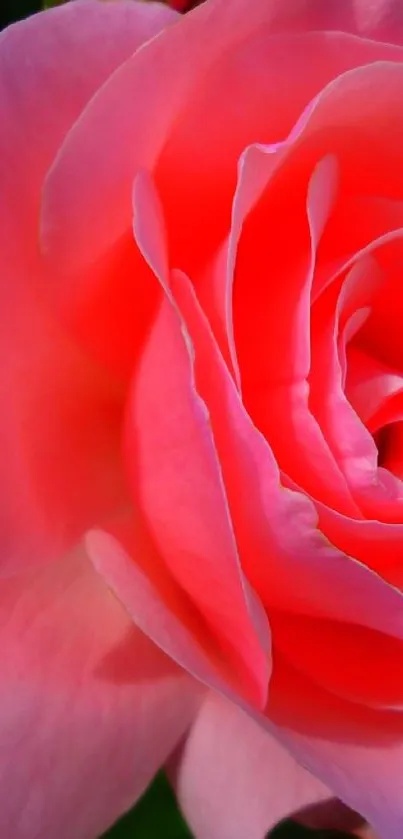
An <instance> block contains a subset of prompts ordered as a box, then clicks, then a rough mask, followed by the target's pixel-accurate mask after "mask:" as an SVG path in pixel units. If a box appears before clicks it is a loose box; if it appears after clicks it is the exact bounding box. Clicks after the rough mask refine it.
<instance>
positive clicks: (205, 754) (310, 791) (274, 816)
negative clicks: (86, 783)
mask: <svg viewBox="0 0 403 839" xmlns="http://www.w3.org/2000/svg"><path fill="white" fill-rule="evenodd" d="M175 763H176V767H175V773H174V785H175V789H176V792H177V794H178V797H179V803H180V805H181V808H182V810H183V812H184V815H185V817H186V819H187V821H188V822H189V825H190V827H191V829H192V830H193V832H194V834H195V836H197V837H198V839H245V837H248V839H262V837H263V836H264V835H265V834H266V832H267V831H268V830H269V829H271V828H272V827H274V826H275V824H276V823H277V822H278V821H280V820H281V819H283V818H286V817H288V816H290V815H291V814H292V813H293V812H294V811H296V810H299V809H301V808H303V807H305V806H307V805H309V804H313V803H316V802H317V801H320V800H323V799H326V798H329V797H330V796H331V793H330V792H329V790H328V789H326V787H325V786H324V785H323V784H322V783H321V782H320V781H319V780H317V779H316V778H313V777H312V776H311V775H310V774H309V773H308V772H306V770H305V769H303V768H302V767H301V766H298V764H297V763H296V761H295V760H294V758H293V757H292V756H291V755H290V754H289V753H287V752H286V751H285V750H284V749H283V748H282V746H281V745H280V743H279V742H277V741H276V740H275V739H274V738H273V737H272V736H271V735H270V734H268V733H267V732H266V731H264V729H262V728H261V727H260V726H259V725H257V724H256V723H255V722H254V721H253V720H252V719H250V718H249V717H248V716H247V715H246V714H245V713H244V712H243V711H241V709H240V708H238V707H237V706H236V705H233V704H232V703H229V702H228V701H226V700H224V699H222V698H220V697H219V696H218V695H217V694H213V693H210V694H209V695H208V696H207V698H206V699H205V701H204V702H203V705H202V706H201V708H200V711H199V713H198V715H197V717H196V719H195V721H194V723H193V725H192V727H191V729H190V732H189V734H188V736H187V738H186V741H185V743H184V746H183V747H182V748H181V750H180V752H179V754H178V755H177V756H176V759H175Z"/></svg>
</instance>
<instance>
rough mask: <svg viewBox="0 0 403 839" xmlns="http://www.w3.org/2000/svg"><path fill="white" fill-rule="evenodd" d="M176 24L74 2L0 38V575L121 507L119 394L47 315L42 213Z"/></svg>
mask: <svg viewBox="0 0 403 839" xmlns="http://www.w3.org/2000/svg"><path fill="white" fill-rule="evenodd" d="M172 15H173V13H172V12H169V10H164V9H163V7H155V8H154V7H153V8H148V6H145V5H144V4H142V3H138V4H137V3H132V2H121V3H119V4H117V5H116V6H113V5H111V4H109V3H106V4H103V3H102V4H98V3H94V2H85V0H83V2H81V0H79V1H78V2H75V3H69V4H67V5H66V6H63V7H61V8H59V9H54V10H51V11H48V12H46V13H45V14H40V15H37V16H34V17H32V18H30V19H29V20H27V21H23V22H21V23H18V24H16V25H15V26H13V27H11V28H10V29H8V30H6V31H5V32H3V33H2V35H1V36H0V110H1V114H2V124H3V126H4V131H3V132H2V137H1V149H0V169H1V173H0V178H1V184H2V198H3V200H2V203H1V211H0V216H1V217H0V239H1V241H0V248H1V254H2V266H3V273H4V276H5V281H4V282H3V284H2V298H1V306H0V311H1V329H0V334H1V347H0V351H1V355H2V359H3V361H2V368H1V369H2V377H1V385H0V386H1V396H2V402H3V405H6V404H7V410H4V411H2V417H1V423H0V437H1V442H0V448H1V472H2V475H3V476H4V478H6V480H5V482H4V486H3V491H2V499H1V508H2V515H1V544H2V557H1V564H2V573H3V571H4V572H5V573H10V571H11V572H13V571H16V570H17V569H18V567H20V566H24V565H25V564H27V563H28V564H30V563H32V562H34V561H44V560H45V559H47V558H49V557H51V556H54V555H57V554H58V553H59V552H60V551H63V550H64V549H65V548H66V545H70V544H71V543H72V542H74V541H75V540H76V538H78V537H79V536H80V534H81V533H82V530H83V529H84V528H85V527H86V526H87V525H88V524H95V523H100V521H102V517H103V515H104V514H106V513H110V512H111V510H113V509H114V508H115V506H116V505H119V504H121V503H122V498H123V497H125V490H124V486H123V482H122V478H121V475H120V473H119V469H117V468H116V458H117V451H118V438H117V429H118V427H119V423H120V420H121V394H120V392H119V390H118V389H117V388H116V387H115V385H114V384H113V383H111V381H110V380H109V379H108V376H106V375H103V374H102V373H100V371H99V370H98V369H96V368H95V367H94V366H93V365H92V364H90V363H89V362H88V360H87V359H86V358H85V357H84V356H83V355H82V354H81V353H80V351H79V350H78V349H77V347H76V346H74V342H71V341H70V340H69V338H68V336H66V334H65V333H64V330H63V329H61V328H60V327H59V326H58V325H57V324H56V323H55V322H54V320H53V317H52V315H51V314H50V313H49V311H48V307H47V303H46V301H45V300H44V299H43V297H44V295H43V290H44V289H43V266H42V263H41V261H40V258H39V255H38V247H37V223H38V210H39V201H40V191H41V188H42V183H43V177H44V174H45V172H46V169H47V167H48V166H49V164H50V163H51V161H52V159H53V157H54V155H55V153H56V151H57V149H58V146H59V144H60V142H61V141H62V139H63V137H64V136H65V134H66V131H68V129H69V128H70V127H71V125H72V123H73V122H74V121H75V119H76V118H77V117H78V116H79V114H80V112H81V110H82V109H83V107H84V106H85V105H86V103H87V102H88V100H89V99H90V98H91V96H92V95H93V93H94V92H95V91H96V89H97V88H98V87H99V85H101V84H102V83H103V82H104V81H105V79H106V78H107V77H108V76H109V75H110V74H111V73H112V72H113V70H114V69H115V68H116V67H117V66H118V65H119V64H120V63H121V62H122V61H124V60H125V59H126V58H127V57H128V56H129V55H131V54H132V52H133V50H134V49H135V48H136V47H137V46H139V44H140V43H141V42H142V41H143V40H144V38H147V37H149V36H150V35H151V34H153V33H155V31H157V29H158V28H159V27H160V26H161V25H163V23H164V22H166V20H167V19H171V18H172ZM105 36H106V37H105ZM100 43H102V49H100V47H99V45H100ZM27 62H28V64H29V72H28V71H27V66H28V65H27ZM84 63H85V72H83V64H84ZM38 126H39V128H38ZM59 265H60V264H59ZM52 282H53V283H56V282H57V275H53V277H52ZM100 417H102V422H101V421H100Z"/></svg>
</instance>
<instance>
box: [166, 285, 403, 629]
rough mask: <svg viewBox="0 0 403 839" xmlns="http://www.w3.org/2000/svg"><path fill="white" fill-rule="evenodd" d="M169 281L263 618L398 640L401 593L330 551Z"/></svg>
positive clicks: (183, 295) (185, 291)
mask: <svg viewBox="0 0 403 839" xmlns="http://www.w3.org/2000/svg"><path fill="white" fill-rule="evenodd" d="M171 283H172V288H173V292H174V295H175V299H176V302H177V304H178V306H179V308H180V310H181V312H182V315H183V318H184V321H185V323H186V325H187V329H188V331H189V335H190V337H191V340H192V344H193V347H194V351H195V375H196V385H197V388H198V391H199V393H200V394H201V396H202V397H203V398H204V399H205V400H206V403H207V404H208V405H209V410H210V419H211V425H212V430H213V433H214V440H215V444H216V447H217V451H218V453H219V456H220V463H221V468H222V474H223V478H224V481H225V485H226V489H227V495H228V500H229V505H230V510H231V513H232V520H233V522H234V527H235V533H236V537H237V543H238V545H239V550H240V557H241V562H242V566H243V568H244V569H245V571H246V574H247V577H248V579H249V580H250V581H251V583H252V585H253V586H254V587H255V588H256V590H257V591H259V593H260V596H261V598H262V600H263V603H264V605H265V606H266V607H267V609H268V611H269V615H270V610H271V609H273V608H276V609H285V610H286V611H287V612H288V611H295V612H296V613H297V614H307V615H310V616H311V617H312V616H313V615H315V616H316V617H327V618H333V619H335V620H340V621H345V622H346V623H347V624H348V623H350V622H352V623H355V622H356V623H358V624H362V625H363V626H368V627H371V628H372V629H376V630H378V631H380V632H384V633H385V634H389V635H391V636H392V637H395V638H398V639H402V638H403V613H402V596H401V594H400V593H399V592H397V591H395V590H394V589H393V588H391V587H390V586H389V585H387V584H386V583H385V582H384V581H383V580H382V579H381V577H378V576H377V575H375V574H372V573H371V572H370V571H369V570H368V569H367V568H366V567H365V565H361V564H360V563H359V562H356V561H355V560H354V559H352V558H350V557H349V556H348V543H347V546H346V547H345V550H346V554H343V553H341V552H340V551H338V550H337V549H336V548H335V547H334V546H333V545H332V544H331V543H330V542H329V541H328V540H327V539H326V538H325V537H324V536H323V534H322V533H321V532H320V530H319V529H318V520H317V516H316V513H315V508H314V506H313V504H312V503H311V502H310V501H309V499H308V498H306V497H305V496H303V495H302V494H301V493H300V492H291V491H290V490H287V489H286V488H285V487H284V486H283V485H282V484H281V482H280V475H279V472H278V467H277V465H276V462H275V460H274V457H273V454H272V452H271V450H270V447H269V445H268V443H267V441H266V440H265V439H264V438H263V436H262V435H261V434H260V433H259V431H258V430H257V429H256V428H255V427H254V426H253V424H252V422H251V419H250V417H249V416H248V414H247V412H246V411H245V408H244V406H243V405H242V402H241V400H240V396H239V393H238V391H237V389H236V387H235V384H234V381H233V379H232V377H231V376H230V374H229V372H228V370H227V368H226V367H225V364H224V363H223V359H222V357H221V355H220V353H219V350H218V347H217V345H216V344H215V341H214V336H213V335H212V332H211V330H210V328H209V324H208V322H207V320H206V318H205V316H204V314H203V312H202V310H201V308H200V305H199V304H198V301H197V298H196V296H195V293H194V290H192V286H191V284H190V283H189V281H188V280H187V278H186V277H185V276H184V275H182V274H180V273H179V272H173V274H172V277H171ZM324 509H326V508H324ZM290 521H292V522H293V527H292V528H290ZM345 521H346V522H353V524H354V521H353V520H352V519H346V520H345ZM358 523H359V524H360V522H358ZM372 524H374V523H372ZM334 530H336V528H334ZM336 532H337V530H336ZM336 544H337V541H336ZM395 549H396V550H397V549H398V541H396V543H395ZM353 555H354V553H353ZM290 579H292V580H293V586H291V587H290V585H289V581H290ZM324 591H325V592H326V597H324V596H323V592H324Z"/></svg>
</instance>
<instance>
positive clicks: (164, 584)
mask: <svg viewBox="0 0 403 839" xmlns="http://www.w3.org/2000/svg"><path fill="white" fill-rule="evenodd" d="M87 545H88V551H89V554H90V556H91V559H92V561H93V563H94V565H95V567H96V568H97V570H98V571H99V573H100V574H101V575H102V577H103V578H104V579H105V581H106V583H107V585H108V587H109V588H110V589H111V590H112V591H113V592H114V593H115V594H116V596H117V597H118V599H119V600H120V602H121V603H122V604H123V605H124V607H125V609H126V610H127V612H128V614H129V615H130V616H131V617H132V619H133V621H134V623H135V624H136V625H137V626H139V627H140V629H141V630H142V631H143V632H144V633H145V634H146V635H147V636H148V637H149V638H151V639H152V640H153V641H154V642H155V643H156V644H157V646H158V647H160V648H161V649H162V650H163V651H164V652H165V653H167V655H169V656H170V658H172V659H174V661H176V662H177V663H178V664H180V665H181V667H184V668H185V670H186V671H188V672H189V673H190V674H191V675H192V676H194V677H195V678H196V679H198V680H199V681H200V682H202V683H203V684H205V685H207V686H208V687H211V688H213V689H214V690H216V691H219V692H220V693H221V694H223V695H224V696H226V697H228V698H230V699H232V700H233V701H235V702H237V703H239V704H241V705H242V706H244V707H250V685H249V681H250V677H249V675H248V674H246V675H247V678H246V679H245V672H244V669H242V668H240V667H239V662H237V660H236V658H235V657H234V656H231V655H228V650H226V653H225V655H223V650H222V646H221V645H220V642H219V639H217V635H216V633H213V632H212V631H211V628H210V627H209V626H208V624H207V623H206V621H205V620H204V618H203V615H201V614H200V612H199V611H198V610H197V608H195V606H194V604H193V603H192V602H191V600H190V599H189V597H188V596H187V595H186V592H184V591H183V590H182V589H181V588H180V586H179V585H178V584H177V583H176V582H175V580H174V578H173V577H172V574H171V573H170V571H169V569H168V568H167V566H166V564H165V562H164V560H163V559H162V558H161V556H159V554H158V552H157V551H156V550H155V547H154V545H153V544H152V540H151V539H150V536H149V534H147V531H146V530H145V528H144V526H142V525H141V523H140V522H139V521H138V520H137V521H136V519H135V518H133V516H132V517H131V520H130V521H128V520H126V521H122V520H119V521H116V522H113V523H112V522H111V523H110V524H109V527H108V530H107V531H93V532H90V533H89V534H88V537H87ZM234 659H235V660H234Z"/></svg>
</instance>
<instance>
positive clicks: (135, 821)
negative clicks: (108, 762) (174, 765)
mask: <svg viewBox="0 0 403 839" xmlns="http://www.w3.org/2000/svg"><path fill="white" fill-rule="evenodd" d="M102 839H192V834H191V833H190V832H189V828H188V827H187V826H186V824H185V822H184V821H183V818H182V816H181V814H180V812H179V810H178V807H177V804H176V801H175V796H174V794H173V792H172V790H171V787H170V786H169V784H168V781H167V779H166V777H165V775H164V774H163V773H162V772H161V773H160V774H159V775H157V777H156V779H155V781H154V783H153V784H151V786H150V787H149V788H148V790H147V791H146V792H145V794H144V795H143V797H142V798H141V799H140V801H139V802H138V804H137V805H136V807H134V808H133V810H131V811H130V813H127V815H126V816H123V818H122V819H121V820H120V821H119V822H117V824H116V825H115V826H114V827H112V828H111V830H108V832H107V833H105V834H104V836H103V837H102Z"/></svg>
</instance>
